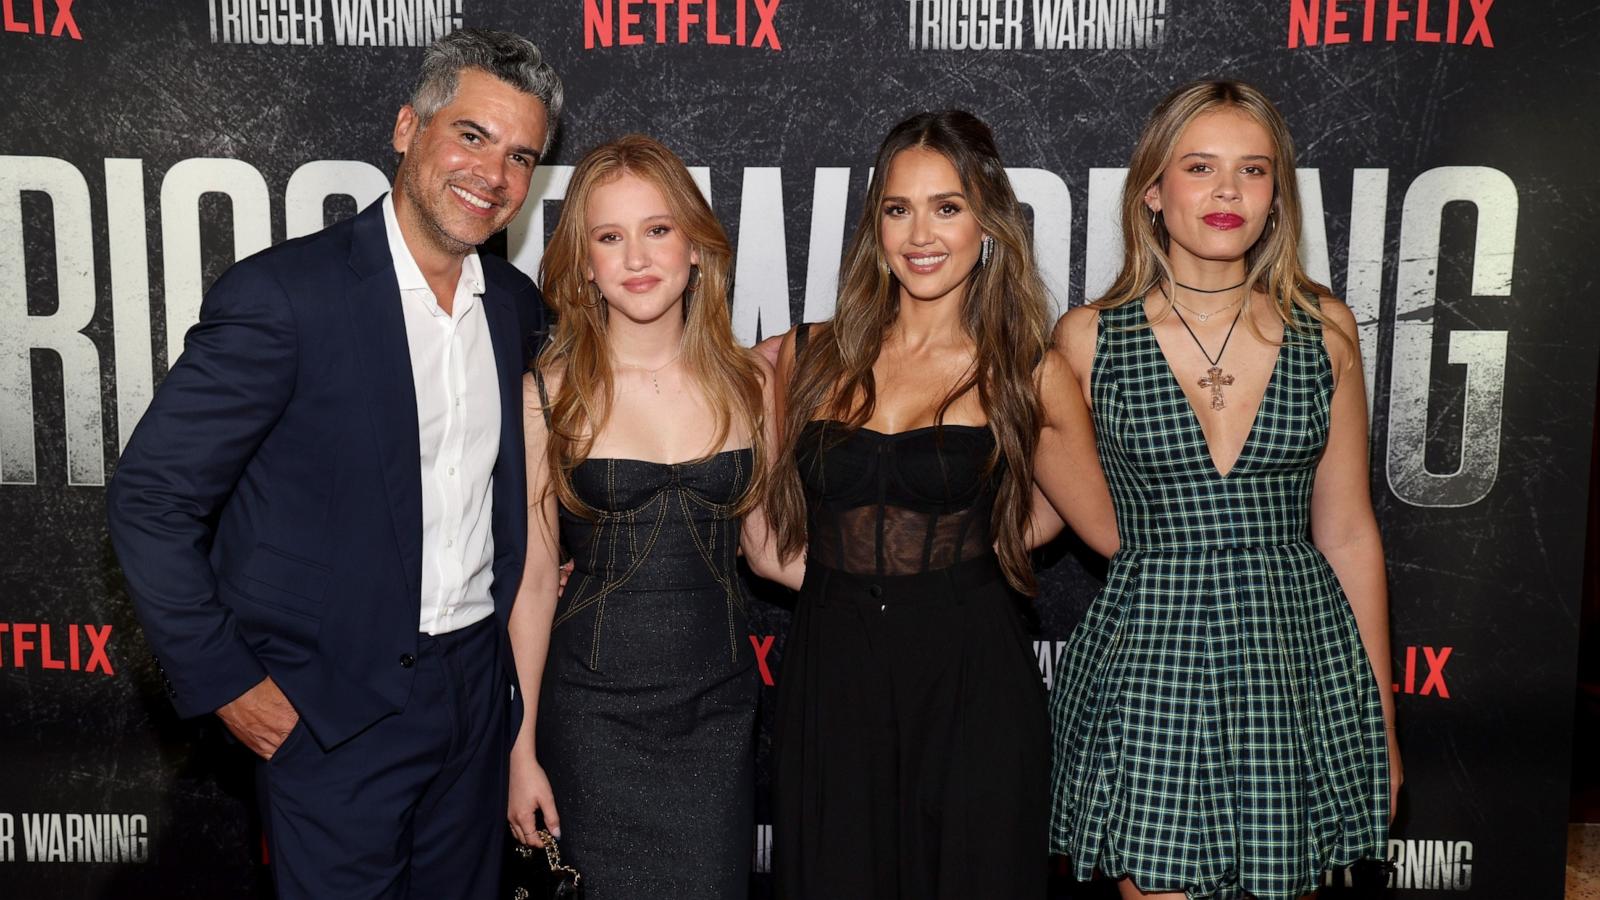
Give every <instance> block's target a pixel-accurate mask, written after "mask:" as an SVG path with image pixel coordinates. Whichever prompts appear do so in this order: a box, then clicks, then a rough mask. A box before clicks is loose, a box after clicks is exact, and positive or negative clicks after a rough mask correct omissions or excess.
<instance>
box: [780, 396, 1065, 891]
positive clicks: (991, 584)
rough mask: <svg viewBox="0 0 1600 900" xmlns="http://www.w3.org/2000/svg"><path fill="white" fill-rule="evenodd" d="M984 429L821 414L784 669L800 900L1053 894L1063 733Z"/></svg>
mask: <svg viewBox="0 0 1600 900" xmlns="http://www.w3.org/2000/svg"><path fill="white" fill-rule="evenodd" d="M993 449H994V436H993V434H992V433H991V432H990V430H989V429H988V428H987V427H982V426H980V427H970V426H956V425H947V426H943V427H932V428H921V429H916V430H914V431H907V432H902V433H899V434H880V433H878V432H875V431H872V430H870V429H865V428H859V429H854V430H848V429H845V428H844V427H843V426H842V425H839V424H838V423H834V422H830V421H815V422H811V423H810V424H809V425H807V426H806V431H805V432H804V433H803V434H802V435H801V436H800V440H799V442H798V446H797V449H796V455H795V464H796V465H798V466H799V467H800V472H801V477H802V479H803V481H804V483H805V487H806V494H807V500H808V509H809V532H808V537H809V540H808V547H807V557H806V577H805V583H804V585H803V586H802V588H801V592H800V601H799V606H798V608H797V610H796V614H795V619H794V624H793V626H792V627H791V630H790V633H789V638H788V642H787V645H786V647H785V649H784V658H783V668H782V671H781V673H780V674H779V676H778V680H779V688H778V691H779V698H778V710H777V718H778V724H777V733H776V735H775V742H774V743H775V775H774V797H773V806H774V814H775V815H774V833H773V841H774V845H773V864H774V868H775V874H776V880H777V887H778V891H779V896H780V897H782V898H784V900H843V898H850V900H957V898H960V900H973V898H1006V900H1014V898H1042V897H1043V896H1044V891H1045V878H1046V874H1047V851H1048V847H1047V799H1048V790H1049V780H1048V776H1049V753H1050V747H1049V723H1048V719H1047V716H1046V711H1045V696H1044V687H1043V684H1042V682H1041V680H1040V677H1039V670H1038V667H1037V662H1036V658H1035V656H1034V654H1033V652H1032V648H1031V644H1030V642H1029V640H1028V638H1027V636H1026V635H1025V634H1024V632H1023V628H1022V625H1021V621H1020V616H1019V612H1018V609H1017V602H1018V599H1017V597H1016V595H1015V594H1014V593H1013V592H1012V591H1011V589H1010V588H1009V586H1008V585H1007V584H1006V581H1005V578H1004V576H1003V575H1002V574H1001V570H1000V566H999V563H998V561H997V560H996V558H995V555H994V552H993V549H992V544H993V540H994V538H993V534H992V528H991V525H990V516H991V513H992V510H993V506H994V501H995V490H996V485H997V484H998V479H999V477H1000V475H1001V474H1002V471H1003V470H991V469H990V467H989V464H988V461H989V457H990V455H991V453H992V451H993Z"/></svg>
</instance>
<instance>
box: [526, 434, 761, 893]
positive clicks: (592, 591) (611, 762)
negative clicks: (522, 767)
mask: <svg viewBox="0 0 1600 900" xmlns="http://www.w3.org/2000/svg"><path fill="white" fill-rule="evenodd" d="M752 464H753V457H752V454H751V452H750V451H749V450H748V449H745V450H732V451H727V452H724V453H718V454H716V455H715V456H712V457H710V458H708V459H705V460H702V461H699V462H689V463H679V464H665V463H656V462H648V461H644V460H632V459H588V460H585V461H584V462H583V463H581V464H580V465H579V466H578V467H577V469H576V470H575V471H574V472H573V475H572V486H573V489H574V491H575V492H576V493H577V494H578V496H579V497H580V498H581V499H582V500H583V501H584V502H585V503H587V504H588V505H589V506H590V507H591V508H593V509H595V510H596V511H598V513H599V516H598V518H594V519H590V518H584V517H581V516H577V515H573V514H572V513H570V512H568V511H567V510H566V509H565V508H563V509H562V511H561V542H562V544H563V545H564V546H565V547H566V548H567V549H568V551H569V552H571V553H572V558H573V563H574V569H573V572H572V577H571V579H570V580H569V581H568V582H567V587H566V590H565V592H564V593H563V595H562V598H561V601H560V603H559V604H558V606H557V608H556V616H555V625H554V627H553V629H552V630H551V633H550V652H549V656H548V659H547V662H546V664H545V672H544V681H543V684H542V689H541V692H540V699H539V724H538V744H539V746H538V756H539V762H540V764H541V765H543V767H544V769H545V772H546V774H547V775H548V776H549V778H550V785H551V788H552V790H553V791H554V792H555V801H556V809H558V810H559V811H560V813H561V833H562V840H561V852H562V855H563V857H566V858H567V859H568V861H570V862H571V863H572V864H573V865H574V866H576V867H577V868H578V870H579V871H580V872H582V873H583V876H584V881H583V883H584V888H585V894H584V896H585V897H586V898H588V900H645V898H677V897H682V898H686V900H687V898H695V900H701V898H720V900H743V898H744V897H746V896H747V893H748V890H749V870H750V857H751V850H752V846H751V845H752V835H753V832H754V824H753V822H752V815H753V800H754V797H753V793H754V768H755V747H754V727H755V706H756V694H757V691H758V683H757V680H756V675H755V669H754V652H753V650H752V649H751V646H750V639H749V628H748V625H747V624H746V620H745V605H746V595H745V592H744V587H743V585H742V583H741V582H740V580H739V576H738V574H737V571H736V569H735V558H736V555H737V553H738V549H739V519H738V517H736V516H734V515H733V514H732V512H731V509H732V507H733V506H734V505H735V504H736V503H737V501H738V498H739V497H740V496H741V495H742V494H743V492H744V490H745V489H746V487H747V486H748V485H749V483H750V475H751V466H752Z"/></svg>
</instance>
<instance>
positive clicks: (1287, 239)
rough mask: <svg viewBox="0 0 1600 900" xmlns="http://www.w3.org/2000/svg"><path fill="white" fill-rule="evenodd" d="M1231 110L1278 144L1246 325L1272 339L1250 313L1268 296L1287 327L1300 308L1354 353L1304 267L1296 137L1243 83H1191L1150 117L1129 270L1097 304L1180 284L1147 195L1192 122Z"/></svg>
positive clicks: (1128, 202)
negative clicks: (1259, 299)
mask: <svg viewBox="0 0 1600 900" xmlns="http://www.w3.org/2000/svg"><path fill="white" fill-rule="evenodd" d="M1224 109H1231V110H1237V111H1239V112H1242V113H1244V114H1245V115H1247V116H1249V117H1250V118H1252V119H1254V120H1255V121H1256V122H1257V123H1259V124H1260V125H1261V127H1262V128H1265V129H1266V131H1267V135H1268V136H1269V137H1270V138H1271V140H1272V161H1273V166H1272V183H1273V197H1272V212H1271V215H1270V218H1269V224H1268V225H1267V227H1266V229H1265V230H1264V231H1263V232H1262V235H1261V237H1260V238H1258V239H1257V240H1256V242H1255V244H1253V245H1252V246H1251V247H1250V249H1249V250H1248V251H1246V252H1245V271H1246V275H1245V295H1244V304H1243V307H1244V311H1243V313H1242V315H1243V318H1244V320H1245V324H1246V325H1247V327H1249V328H1250V330H1251V332H1252V333H1254V334H1255V335H1256V337H1259V338H1261V339H1262V340H1269V339H1268V338H1267V337H1266V336H1265V335H1263V334H1262V333H1261V330H1260V327H1259V326H1258V325H1257V324H1256V320H1255V317H1254V316H1252V315H1250V306H1251V300H1252V299H1253V298H1254V296H1255V293H1256V291H1258V290H1260V291H1262V292H1264V293H1265V294H1266V295H1267V296H1268V297H1270V298H1271V301H1272V305H1273V309H1274V311H1276V312H1277V314H1278V318H1279V319H1281V320H1282V321H1283V322H1284V324H1285V325H1288V326H1289V327H1291V328H1294V327H1297V326H1296V325H1295V319H1294V307H1296V306H1298V307H1300V308H1301V309H1303V310H1305V311H1306V313H1307V314H1309V315H1310V316H1311V317H1312V318H1313V319H1315V320H1317V321H1318V322H1320V323H1322V325H1323V326H1324V327H1328V328H1332V329H1333V330H1334V332H1335V333H1337V334H1338V335H1339V336H1340V337H1341V338H1343V339H1344V340H1345V341H1347V342H1350V343H1351V346H1352V347H1353V346H1354V340H1355V339H1354V337H1353V336H1351V335H1348V334H1345V333H1344V331H1343V330H1342V329H1340V328H1339V327H1338V326H1337V325H1336V324H1332V323H1330V322H1329V321H1328V319H1327V317H1326V316H1325V315H1323V312H1322V309H1321V307H1320V305H1319V303H1318V299H1319V298H1321V297H1324V296H1327V295H1328V294H1329V293H1331V292H1330V291H1329V290H1328V288H1327V287H1325V286H1323V285H1321V284H1318V283H1317V282H1315V281H1313V280H1311V276H1309V275H1307V274H1306V270H1305V267H1304V266H1303V265H1301V263H1300V212H1301V207H1300V185H1299V181H1298V180H1297V179H1296V176H1295V169H1294V156H1295V154H1294V139H1293V138H1291V137H1290V136H1289V125H1288V123H1287V122H1285V121H1284V119H1283V115H1282V114H1281V113H1279V112H1278V108H1277V107H1275V106H1273V105H1272V101H1271V100H1268V99H1267V97H1266V95H1265V94H1263V93H1261V91H1259V90H1257V89H1256V88H1254V87H1252V86H1250V85H1248V84H1245V83H1244V82H1242V81H1196V82H1193V83H1191V84H1186V85H1184V86H1183V87H1180V88H1178V89H1177V90H1175V91H1173V92H1172V93H1171V94H1168V95H1167V98H1166V99H1165V100H1162V101H1161V103H1160V105H1158V106H1157V107H1156V108H1155V111H1154V112H1152V113H1151V114H1150V121H1148V122H1146V123H1145V126H1144V131H1142V132H1141V133H1140V134H1139V142H1138V143H1137V144H1136V145H1134V149H1133V159H1132V160H1131V161H1130V162H1129V163H1128V180H1127V181H1126V182H1125V183H1124V185H1123V188H1122V246H1123V248H1124V249H1123V254H1122V271H1121V272H1120V273H1119V274H1118V275H1117V278H1116V280H1115V281H1113V282H1112V283H1111V287H1110V289H1109V290H1107V291H1106V294H1105V296H1103V297H1101V298H1100V299H1099V300H1096V301H1095V302H1094V303H1093V304H1092V305H1093V306H1096V307H1098V308H1100V309H1112V308H1114V307H1118V306H1122V305H1123V304H1126V303H1132V302H1134V301H1135V300H1142V299H1144V297H1145V296H1147V295H1148V294H1149V293H1150V292H1151V291H1153V290H1156V288H1157V287H1158V286H1160V285H1161V284H1162V283H1163V282H1170V281H1172V263H1171V261H1170V260H1169V259H1168V257H1167V250H1168V248H1169V247H1170V246H1171V240H1172V238H1171V236H1170V235H1169V234H1168V233H1167V229H1166V226H1165V224H1164V223H1163V221H1162V220H1161V219H1160V217H1159V216H1152V215H1151V214H1150V208H1149V207H1148V206H1146V205H1145V201H1144V195H1145V192H1146V191H1148V190H1149V189H1150V188H1151V186H1153V185H1154V184H1156V182H1158V181H1160V180H1161V174H1162V172H1164V171H1166V168H1167V165H1168V163H1170V162H1171V160H1172V154H1173V151H1174V150H1175V149H1176V148H1177V146H1178V139H1179V138H1180V137H1181V136H1182V135H1183V130H1184V129H1185V128H1188V127H1189V123H1190V122H1193V121H1194V120H1195V119H1196V118H1198V117H1199V116H1201V115H1204V114H1206V113H1209V112H1216V111H1218V110H1224ZM1168 311H1169V312H1170V306H1169V308H1168ZM1163 317H1165V313H1163Z"/></svg>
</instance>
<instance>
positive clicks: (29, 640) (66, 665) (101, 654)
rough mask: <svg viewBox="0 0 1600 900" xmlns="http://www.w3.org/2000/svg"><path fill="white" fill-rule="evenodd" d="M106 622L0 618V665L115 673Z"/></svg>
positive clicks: (15, 667) (3, 666) (3, 667)
mask: <svg viewBox="0 0 1600 900" xmlns="http://www.w3.org/2000/svg"><path fill="white" fill-rule="evenodd" d="M111 629H112V626H110V625H78V624H76V623H74V624H71V625H51V624H49V623H44V622H0V669H35V670H38V669H59V670H62V671H67V672H83V673H86V674H87V673H99V674H101V675H115V674H117V673H116V670H115V669H113V668H112V667H111V655H110V651H109V649H108V648H109V646H110V644H111Z"/></svg>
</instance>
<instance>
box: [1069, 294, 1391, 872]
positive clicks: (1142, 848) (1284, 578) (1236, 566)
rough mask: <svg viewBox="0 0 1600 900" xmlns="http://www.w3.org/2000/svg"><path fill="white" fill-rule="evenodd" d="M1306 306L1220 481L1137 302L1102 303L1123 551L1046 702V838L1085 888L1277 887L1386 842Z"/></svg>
mask: <svg viewBox="0 0 1600 900" xmlns="http://www.w3.org/2000/svg"><path fill="white" fill-rule="evenodd" d="M1295 315H1296V323H1295V324H1296V325H1297V327H1296V328H1288V329H1285V332H1284V343H1283V345H1282V348H1281V350H1280V353H1279V356H1278V360H1277V363H1276V365H1275V367H1274V369H1273V372H1272V375H1271V378H1270V380H1269V382H1268V384H1267V390H1266V393H1265V395H1264V396H1263V398H1262V400H1261V407H1260V411H1259V412H1258V413H1257V414H1256V420H1255V423H1254V425H1253V427H1252V428H1251V431H1250V434H1249V437H1248V438H1247V439H1246V441H1245V444H1244V449H1243V451H1242V452H1241V453H1240V454H1239V459H1238V462H1236V463H1235V464H1234V466H1233V468H1232V469H1231V470H1230V471H1229V472H1228V473H1227V474H1226V475H1223V474H1221V473H1219V472H1218V470H1217V468H1216V466H1215V464H1214V463H1213V462H1212V459H1211V454H1210V451H1209V448H1208V446H1207V444H1206V439H1205V434H1204V433H1203V432H1202V431H1201V428H1200V423H1199V420H1198V419H1197V418H1196V417H1195V414H1194V412H1193V409H1192V407H1191V406H1190V404H1189V400H1188V398H1187V397H1186V396H1185V395H1184V393H1183V389H1182V387H1181V386H1180V385H1179V383H1178V380H1177V378H1176V376H1175V375H1174V373H1173V371H1172V369H1171V368H1170V367H1169V365H1168V364H1167V360H1166V357H1165V356H1163V355H1162V352H1161V348H1160V345H1159V344H1158V343H1157V342H1156V338H1155V335H1154V333H1153V332H1152V330H1151V329H1150V328H1148V327H1146V323H1145V316H1144V308H1143V305H1142V304H1138V303H1130V304H1127V305H1125V306H1121V307H1118V308H1116V309H1108V310H1105V311H1103V312H1102V313H1101V315H1100V333H1099V337H1098V342H1097V345H1096V349H1095V359H1094V367H1093V375H1092V395H1093V409H1094V418H1095V426H1096V440H1097V443H1098V445H1099V451H1100V460H1101V463H1102V464H1103V465H1104V467H1105V473H1106V479H1107V481H1108V482H1109V484H1110V487H1111V494H1112V497H1113V500H1114V502H1115V506H1116V514H1117V525H1118V528H1119V531H1120V533H1121V537H1122V549H1121V550H1119V551H1118V552H1117V554H1116V555H1115V556H1114V557H1113V558H1112V561H1111V571H1110V576H1109V579H1108V581H1107V583H1106V586H1105V589H1104V590H1102V591H1101V592H1100V595H1099V596H1098V597H1097V598H1096V599H1095V601H1094V603H1093V604H1092V605H1091V606H1090V608H1089V611H1088V614H1087V616H1086V617H1085V619H1084V621H1083V623H1082V624H1081V625H1080V626H1079V627H1078V629H1077V630H1076V631H1075V632H1074V633H1073V635H1072V639H1071V641H1070V643H1069V645H1068V647H1067V649H1066V654H1065V660H1066V661H1065V662H1064V664H1063V666H1062V668H1061V670H1060V672H1061V674H1060V675H1059V676H1058V678H1057V680H1056V683H1055V693H1054V696H1053V697H1052V699H1051V719H1052V725H1053V727H1054V730H1055V752H1056V757H1055V764H1054V773H1053V776H1052V790H1053V816H1052V823H1051V845H1052V848H1053V849H1054V850H1055V851H1056V852H1059V853H1065V854H1067V855H1068V856H1069V857H1070V858H1071V860H1072V863H1073V867H1074V870H1075V874H1076V876H1077V877H1078V878H1080V879H1088V878H1089V877H1091V875H1092V874H1093V873H1094V872H1095V871H1097V870H1098V871H1099V872H1100V873H1101V874H1103V875H1107V876H1112V877H1120V876H1123V875H1128V876H1131V877H1132V878H1133V881H1134V883H1135V884H1137V885H1138V886H1139V888H1141V889H1142V890H1144V891H1150V892H1154V891H1183V892H1185V893H1186V894H1187V895H1188V896H1189V897H1195V898H1199V897H1206V898H1218V900H1229V898H1238V897H1241V896H1247V895H1248V896H1254V897H1258V898H1261V900H1280V898H1293V897H1298V896H1300V895H1302V894H1307V893H1310V892H1311V891H1312V890H1314V889H1315V887H1316V882H1317V878H1318V875H1319V873H1321V872H1322V871H1323V870H1324V869H1326V868H1328V867H1330V866H1340V865H1346V864H1349V863H1351V862H1353V861H1355V860H1357V859H1361V858H1382V856H1383V855H1384V842H1385V838H1386V835H1387V824H1386V823H1387V820H1388V806H1389V794H1388V754H1387V749H1386V743H1385V735H1384V724H1383V711H1382V707H1381V706H1380V703H1379V695H1378V686H1377V684H1376V682H1375V681H1374V679H1373V675H1372V669H1371V667H1370V665H1369V664H1368V661H1367V657H1366V653H1365V651H1364V649H1363V647H1362V644H1361V637H1360V634H1359V633H1358V632H1357V630H1356V623H1355V617H1354V615H1353V613H1352V612H1351V609H1350V604H1349V601H1348V600H1347V599H1346V598H1345V595H1344V592H1343V591H1342V590H1341V589H1340V587H1339V582H1338V580H1337V579H1336V578H1335V576H1334V573H1333V570H1332V569H1331V568H1330V567H1329V566H1328V563H1327V560H1326V559H1324V558H1323V556H1322V554H1321V553H1319V552H1318V551H1317V549H1316V548H1315V547H1314V546H1312V544H1311V542H1310V512H1311V488H1312V482H1313V479H1314V476H1315V474H1316V466H1317V463H1318V461H1319V460H1320V459H1321V456H1322V451H1323V448H1324V446H1325V445H1326V443H1327V437H1328V425H1329V406H1330V401H1331V399H1332V391H1333V377H1332V372H1331V369H1330V366H1329V362H1328V356H1327V352H1326V350H1325V348H1324V347H1323V345H1322V332H1321V327H1320V325H1319V323H1317V322H1316V321H1315V320H1314V319H1312V318H1311V317H1310V316H1309V315H1307V314H1305V313H1304V312H1302V311H1300V310H1298V309H1297V310H1296V311H1295Z"/></svg>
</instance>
